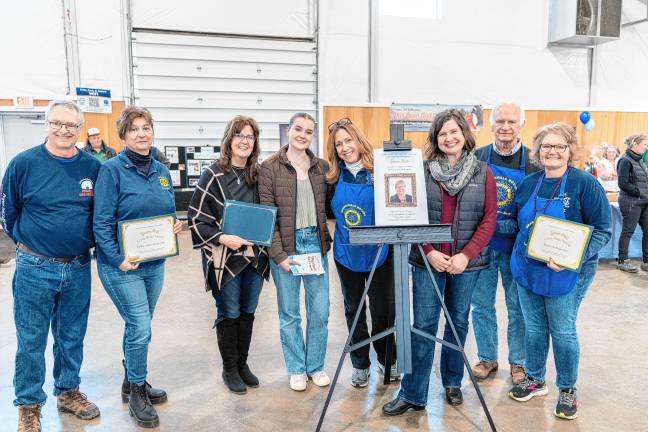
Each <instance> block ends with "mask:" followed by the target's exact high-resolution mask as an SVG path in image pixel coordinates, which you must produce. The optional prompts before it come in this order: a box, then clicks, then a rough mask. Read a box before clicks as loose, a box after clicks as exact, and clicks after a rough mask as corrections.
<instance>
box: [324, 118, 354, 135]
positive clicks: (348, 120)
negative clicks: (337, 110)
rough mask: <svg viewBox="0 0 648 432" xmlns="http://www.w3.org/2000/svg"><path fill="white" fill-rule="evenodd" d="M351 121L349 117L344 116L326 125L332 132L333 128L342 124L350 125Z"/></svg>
mask: <svg viewBox="0 0 648 432" xmlns="http://www.w3.org/2000/svg"><path fill="white" fill-rule="evenodd" d="M351 123H352V122H351V119H350V118H348V117H344V118H341V119H340V120H338V121H335V122H333V123H331V124H330V125H329V127H328V130H329V132H333V131H334V130H335V129H337V128H339V127H342V126H347V125H350V124H351Z"/></svg>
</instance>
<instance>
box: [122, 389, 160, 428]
mask: <svg viewBox="0 0 648 432" xmlns="http://www.w3.org/2000/svg"><path fill="white" fill-rule="evenodd" d="M130 390H131V391H130V400H129V401H128V411H129V412H130V415H131V417H133V418H134V419H135V423H137V425H138V426H140V427H143V428H154V427H158V426H159V425H160V419H159V418H158V415H157V412H156V411H155V408H153V405H151V401H150V400H149V397H148V394H147V393H146V384H144V385H141V386H138V385H137V384H133V383H131V385H130Z"/></svg>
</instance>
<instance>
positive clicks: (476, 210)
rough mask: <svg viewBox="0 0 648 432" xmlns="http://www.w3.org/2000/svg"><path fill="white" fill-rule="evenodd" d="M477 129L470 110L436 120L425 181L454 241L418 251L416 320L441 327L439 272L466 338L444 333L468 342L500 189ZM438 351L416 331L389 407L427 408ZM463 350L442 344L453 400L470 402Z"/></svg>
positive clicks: (394, 411) (428, 327) (414, 260)
mask: <svg viewBox="0 0 648 432" xmlns="http://www.w3.org/2000/svg"><path fill="white" fill-rule="evenodd" d="M474 149H475V137H474V135H473V133H472V132H471V131H470V126H468V123H467V122H466V119H465V117H464V114H463V113H462V112H461V111H459V110H456V109H449V110H446V111H442V112H440V113H438V114H437V115H436V116H435V117H434V120H433V122H432V127H431V128H430V133H429V135H428V140H427V147H426V150H425V153H426V156H427V161H425V163H424V166H425V188H426V192H427V203H428V219H429V221H430V223H431V224H438V223H444V224H445V223H447V224H451V225H452V233H453V238H454V242H453V243H451V244H449V243H446V244H435V245H430V244H426V245H423V250H424V252H425V254H426V255H425V257H423V256H421V253H420V252H419V248H418V247H413V248H412V252H411V254H410V263H411V264H412V265H413V270H412V281H413V288H412V295H413V310H414V327H415V328H417V329H419V330H422V331H423V332H425V333H428V334H430V335H436V331H437V325H438V323H439V314H440V312H441V302H440V301H439V298H438V296H437V294H436V291H435V289H434V285H433V283H432V279H431V278H430V273H429V272H428V270H427V266H426V264H425V262H424V261H423V260H427V261H428V263H429V265H430V267H431V270H432V276H433V277H434V280H435V281H436V284H437V285H438V287H439V290H440V291H441V294H442V295H443V296H444V302H445V304H446V305H447V308H448V311H449V313H450V316H451V318H452V321H453V322H454V326H455V329H456V331H457V336H458V337H459V339H460V340H459V341H456V340H455V338H454V335H453V333H452V330H451V328H450V327H449V325H448V324H446V326H445V333H444V336H443V339H444V340H446V341H448V342H450V343H453V344H459V345H461V346H463V344H464V343H465V341H466V334H467V333H468V315H469V313H470V300H471V298H472V293H473V290H474V288H475V284H476V282H477V278H478V277H479V273H480V271H481V270H482V269H485V268H487V267H488V265H489V264H490V255H491V254H490V249H489V246H488V244H489V242H490V239H491V237H492V235H493V233H494V232H495V224H496V218H497V189H496V185H495V178H494V177H493V174H492V173H491V171H490V168H488V165H487V164H486V162H483V161H480V160H478V159H477V158H476V156H475V154H474V151H473V150H474ZM433 357H434V342H432V341H430V340H429V339H427V338H425V337H423V336H421V335H419V334H417V333H412V373H411V374H405V375H403V379H402V381H401V388H400V392H399V393H398V396H397V397H396V398H395V399H394V400H393V401H391V402H389V403H387V404H385V405H384V406H383V409H382V410H383V413H384V414H386V415H400V414H403V413H405V412H406V411H408V410H409V409H413V410H414V411H420V410H423V409H425V405H426V404H427V397H428V387H429V383H430V372H431V371H432V360H433ZM464 367H465V364H464V361H463V357H462V354H461V353H460V352H458V351H455V350H452V349H449V348H447V347H446V346H444V347H443V348H442V349H441V380H442V382H443V387H444V388H445V397H446V401H447V402H448V404H450V405H460V404H462V403H463V395H462V393H461V380H462V378H463V372H464Z"/></svg>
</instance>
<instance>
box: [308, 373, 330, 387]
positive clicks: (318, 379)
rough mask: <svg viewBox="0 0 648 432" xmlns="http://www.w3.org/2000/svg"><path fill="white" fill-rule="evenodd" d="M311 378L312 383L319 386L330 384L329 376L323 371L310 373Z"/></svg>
mask: <svg viewBox="0 0 648 432" xmlns="http://www.w3.org/2000/svg"><path fill="white" fill-rule="evenodd" d="M311 379H312V380H313V383H314V384H315V385H316V386H319V387H326V386H327V385H329V384H331V380H330V378H329V377H328V375H326V372H324V371H317V372H315V373H314V374H313V375H311Z"/></svg>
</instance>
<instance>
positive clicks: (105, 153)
mask: <svg viewBox="0 0 648 432" xmlns="http://www.w3.org/2000/svg"><path fill="white" fill-rule="evenodd" d="M83 150H85V151H86V152H88V153H89V154H91V155H92V156H94V157H95V159H97V160H98V161H99V162H101V163H104V162H106V161H107V160H108V159H111V158H113V157H115V156H117V153H116V152H115V150H114V149H113V148H112V147H108V145H107V144H106V143H105V142H104V140H103V138H101V133H100V131H99V129H97V128H90V129H88V138H87V139H86V143H85V146H84V147H83Z"/></svg>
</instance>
